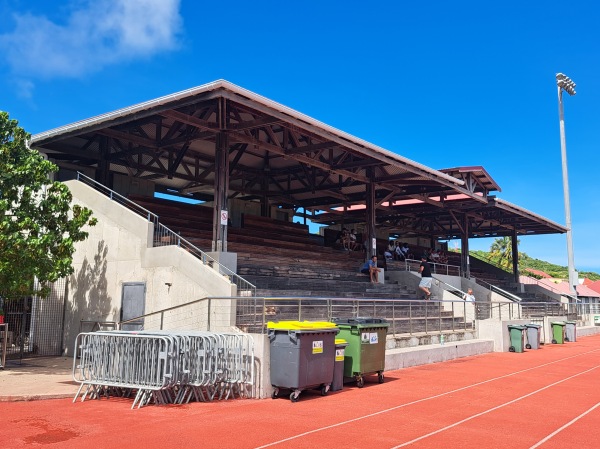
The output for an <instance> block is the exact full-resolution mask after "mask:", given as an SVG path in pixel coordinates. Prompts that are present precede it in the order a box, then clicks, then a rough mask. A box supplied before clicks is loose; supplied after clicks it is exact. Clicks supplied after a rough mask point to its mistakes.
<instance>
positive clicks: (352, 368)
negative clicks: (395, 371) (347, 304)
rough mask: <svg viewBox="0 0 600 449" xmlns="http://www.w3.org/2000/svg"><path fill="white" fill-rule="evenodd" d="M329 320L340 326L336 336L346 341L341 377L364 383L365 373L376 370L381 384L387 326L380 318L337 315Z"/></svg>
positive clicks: (360, 386) (373, 372)
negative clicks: (342, 375)
mask: <svg viewBox="0 0 600 449" xmlns="http://www.w3.org/2000/svg"><path fill="white" fill-rule="evenodd" d="M333 322H334V323H335V324H337V326H338V327H339V328H340V333H339V335H338V337H339V338H343V339H344V340H346V341H347V342H348V347H346V351H345V355H344V377H345V378H353V379H354V380H356V385H357V386H358V387H359V388H362V387H363V386H364V385H365V379H364V375H365V374H375V373H377V378H378V381H379V383H383V370H384V369H385V342H386V337H387V329H388V327H389V325H390V323H388V322H387V321H386V320H384V319H382V318H368V317H365V318H339V319H334V320H333Z"/></svg>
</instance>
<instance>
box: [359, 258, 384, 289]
mask: <svg viewBox="0 0 600 449" xmlns="http://www.w3.org/2000/svg"><path fill="white" fill-rule="evenodd" d="M380 271H381V270H380V269H379V268H377V256H371V260H367V261H366V262H365V264H364V265H363V266H362V268H361V270H360V272H361V273H363V274H368V275H369V277H370V278H371V284H375V283H377V282H379V279H378V278H379V272H380Z"/></svg>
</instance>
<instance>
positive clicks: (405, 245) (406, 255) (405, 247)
mask: <svg viewBox="0 0 600 449" xmlns="http://www.w3.org/2000/svg"><path fill="white" fill-rule="evenodd" d="M402 253H403V254H404V259H413V255H412V253H411V251H410V248H409V247H408V243H406V242H404V243H403V244H402Z"/></svg>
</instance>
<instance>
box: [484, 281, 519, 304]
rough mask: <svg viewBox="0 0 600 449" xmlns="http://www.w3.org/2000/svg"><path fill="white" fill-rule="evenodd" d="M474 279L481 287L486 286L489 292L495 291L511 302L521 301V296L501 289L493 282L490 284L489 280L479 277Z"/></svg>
mask: <svg viewBox="0 0 600 449" xmlns="http://www.w3.org/2000/svg"><path fill="white" fill-rule="evenodd" d="M475 281H476V283H477V284H479V285H481V286H482V287H485V288H487V289H488V290H489V291H490V292H493V293H497V294H499V295H500V296H502V297H504V298H506V299H507V300H509V301H511V302H521V301H522V298H520V297H519V296H517V295H515V294H513V293H511V292H507V291H506V290H503V289H501V288H500V287H498V286H496V285H494V284H490V283H489V282H486V281H484V280H482V279H479V278H476V279H475Z"/></svg>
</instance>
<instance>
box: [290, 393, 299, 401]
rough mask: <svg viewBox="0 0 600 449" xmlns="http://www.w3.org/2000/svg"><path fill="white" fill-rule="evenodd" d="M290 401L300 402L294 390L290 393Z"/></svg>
mask: <svg viewBox="0 0 600 449" xmlns="http://www.w3.org/2000/svg"><path fill="white" fill-rule="evenodd" d="M290 401H292V402H298V396H296V394H295V393H294V392H291V393H290Z"/></svg>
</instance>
